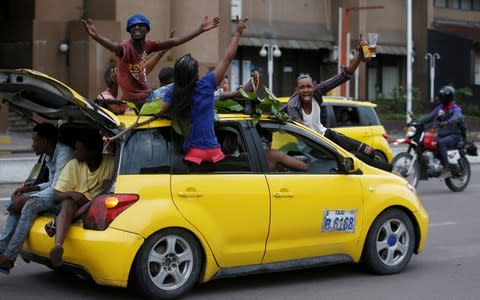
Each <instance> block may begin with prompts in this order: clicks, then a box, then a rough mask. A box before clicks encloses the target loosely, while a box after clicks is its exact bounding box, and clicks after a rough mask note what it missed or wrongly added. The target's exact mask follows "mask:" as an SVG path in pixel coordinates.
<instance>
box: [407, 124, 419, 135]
mask: <svg viewBox="0 0 480 300" xmlns="http://www.w3.org/2000/svg"><path fill="white" fill-rule="evenodd" d="M415 133H417V128H415V127H414V126H410V127H408V129H407V133H406V134H405V135H406V136H407V137H412V136H414V135H415Z"/></svg>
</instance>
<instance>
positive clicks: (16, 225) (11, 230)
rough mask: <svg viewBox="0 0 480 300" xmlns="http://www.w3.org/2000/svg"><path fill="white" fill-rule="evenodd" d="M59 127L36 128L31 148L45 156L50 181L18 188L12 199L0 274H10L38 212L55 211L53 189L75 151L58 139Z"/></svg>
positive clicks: (0, 244)
mask: <svg viewBox="0 0 480 300" xmlns="http://www.w3.org/2000/svg"><path fill="white" fill-rule="evenodd" d="M57 136H58V132H57V128H56V127H55V126H54V125H52V124H49V123H42V124H38V125H36V126H35V127H34V128H33V135H32V139H33V144H32V148H33V151H34V152H35V154H37V155H40V154H45V155H46V158H45V161H46V166H47V168H48V181H47V182H43V183H39V184H34V185H24V186H21V187H19V188H17V189H16V190H15V191H14V192H13V194H12V197H11V201H12V204H11V205H10V206H9V208H8V217H7V220H6V222H5V225H4V229H3V232H2V234H1V235H0V272H2V273H6V274H8V273H10V269H11V268H13V265H14V263H13V262H14V261H15V259H16V257H17V255H18V254H19V253H20V250H21V249H22V245H23V242H24V241H25V239H26V238H27V235H28V232H29V230H30V227H31V226H32V223H33V221H34V220H35V218H36V216H37V215H38V213H40V212H43V211H48V210H54V209H55V206H56V205H55V202H54V201H53V194H54V187H55V185H56V183H57V180H58V178H59V176H60V173H61V172H62V170H63V168H64V167H65V165H66V164H67V162H69V161H70V160H71V159H72V158H73V150H72V149H71V148H70V147H68V146H67V145H64V144H62V143H60V142H59V141H58V140H57Z"/></svg>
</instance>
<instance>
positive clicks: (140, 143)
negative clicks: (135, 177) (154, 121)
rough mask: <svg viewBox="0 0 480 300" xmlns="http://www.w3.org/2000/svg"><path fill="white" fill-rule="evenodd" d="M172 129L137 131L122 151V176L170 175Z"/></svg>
mask: <svg viewBox="0 0 480 300" xmlns="http://www.w3.org/2000/svg"><path fill="white" fill-rule="evenodd" d="M170 165H171V137H170V128H154V129H146V130H135V131H134V132H133V134H132V135H131V136H130V137H129V138H128V140H127V141H126V143H125V146H124V147H123V150H122V158H121V164H120V174H168V173H170Z"/></svg>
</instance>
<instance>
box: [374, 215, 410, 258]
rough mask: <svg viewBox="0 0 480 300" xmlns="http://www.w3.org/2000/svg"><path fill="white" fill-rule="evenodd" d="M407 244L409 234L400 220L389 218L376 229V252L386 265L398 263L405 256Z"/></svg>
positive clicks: (407, 249) (407, 248)
mask: <svg viewBox="0 0 480 300" xmlns="http://www.w3.org/2000/svg"><path fill="white" fill-rule="evenodd" d="M409 246H410V235H409V233H408V230H407V226H406V225H405V223H404V222H402V221H401V220H398V219H390V220H388V221H386V222H385V223H384V224H383V225H382V226H381V228H380V230H379V231H378V234H377V240H376V253H377V255H378V258H379V259H380V260H381V261H382V262H383V263H384V264H385V265H387V266H390V267H393V266H396V265H398V264H400V263H401V262H402V261H403V260H404V259H405V257H406V256H407V254H408V251H409Z"/></svg>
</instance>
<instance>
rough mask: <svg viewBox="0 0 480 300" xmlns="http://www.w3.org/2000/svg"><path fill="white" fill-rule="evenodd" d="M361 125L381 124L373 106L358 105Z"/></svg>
mask: <svg viewBox="0 0 480 300" xmlns="http://www.w3.org/2000/svg"><path fill="white" fill-rule="evenodd" d="M358 111H359V113H360V114H359V116H360V125H361V126H376V125H381V124H380V120H379V119H378V116H377V113H376V112H375V109H374V108H373V107H366V106H359V107H358Z"/></svg>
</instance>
